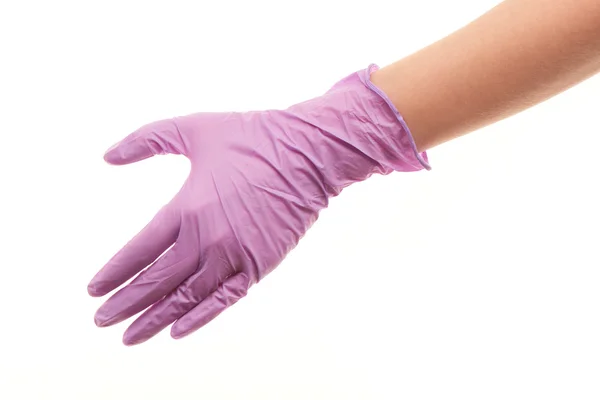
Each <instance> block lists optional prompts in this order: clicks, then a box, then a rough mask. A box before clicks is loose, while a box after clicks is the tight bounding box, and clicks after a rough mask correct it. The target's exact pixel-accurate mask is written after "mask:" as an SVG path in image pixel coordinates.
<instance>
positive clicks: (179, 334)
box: [171, 325, 187, 340]
mask: <svg viewBox="0 0 600 400" xmlns="http://www.w3.org/2000/svg"><path fill="white" fill-rule="evenodd" d="M185 336H187V332H182V331H181V330H179V329H177V328H176V325H173V327H172V328H171V337H172V338H173V339H175V340H178V339H181V338H183V337H185Z"/></svg>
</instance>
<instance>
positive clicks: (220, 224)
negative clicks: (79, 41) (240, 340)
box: [88, 65, 429, 345]
mask: <svg viewBox="0 0 600 400" xmlns="http://www.w3.org/2000/svg"><path fill="white" fill-rule="evenodd" d="M376 69H377V66H375V65H371V66H370V67H369V68H367V69H365V70H362V71H359V72H356V73H353V74H351V75H349V76H347V77H346V78H344V79H343V80H341V81H340V82H338V83H337V84H335V85H334V86H333V87H332V88H331V89H330V90H329V91H327V92H326V93H325V94H324V95H322V96H320V97H317V98H314V99H312V100H308V101H305V102H303V103H300V104H296V105H294V106H292V107H290V108H288V109H285V110H267V111H256V112H245V113H233V112H230V113H198V114H193V115H188V116H183V117H176V118H173V119H168V120H162V121H158V122H154V123H151V124H148V125H146V126H143V127H141V128H140V129H138V130H137V131H135V132H133V133H132V134H130V135H129V136H127V137H126V138H125V139H123V140H122V141H121V142H119V143H118V144H116V145H115V146H113V147H112V148H110V149H109V150H108V151H107V153H106V155H105V160H106V161H107V162H108V163H110V164H114V165H122V164H128V163H132V162H136V161H140V160H143V159H145V158H148V157H152V156H153V155H156V154H166V153H170V154H181V155H184V156H186V157H187V158H188V159H189V160H190V163H191V168H190V173H189V176H188V178H187V180H186V181H185V183H184V184H183V186H182V188H181V190H180V191H179V192H178V193H177V194H176V195H175V197H174V198H173V199H172V201H170V202H169V203H168V204H167V205H165V206H164V207H163V208H162V209H161V210H160V211H158V213H157V215H156V216H155V217H154V219H153V220H152V221H151V222H150V223H149V224H148V225H147V226H146V227H145V228H143V229H142V230H141V231H140V232H139V233H138V234H137V235H136V236H135V237H134V238H133V239H132V240H131V241H130V242H129V243H128V244H127V245H125V247H123V248H122V249H121V250H120V251H119V252H117V254H116V255H115V256H113V258H112V259H111V260H110V261H109V262H108V263H107V264H106V265H105V266H104V267H103V268H102V269H101V270H100V271H99V272H98V273H97V275H96V276H95V277H94V278H93V279H92V281H91V282H90V284H89V286H88V292H89V294H90V295H92V296H104V295H106V294H107V293H109V292H111V291H112V290H114V289H116V288H118V287H119V286H120V285H122V284H123V283H125V282H126V281H127V280H128V279H130V278H131V277H133V276H134V275H136V274H138V273H139V275H137V277H136V278H135V279H133V280H132V281H131V283H129V284H128V285H127V286H125V287H123V288H121V289H120V290H119V291H117V292H116V293H115V294H114V295H113V296H112V297H110V298H109V299H108V300H107V301H106V302H105V303H104V304H103V305H102V306H101V307H100V308H99V309H98V311H97V312H96V315H95V322H96V324H97V325H98V326H109V325H113V324H116V323H119V322H121V321H123V320H125V319H127V318H129V317H131V316H133V315H135V314H137V313H139V312H141V311H144V310H145V311H144V313H143V314H141V315H140V316H139V317H138V318H137V319H136V320H135V321H134V322H133V323H132V324H131V325H130V326H129V328H128V329H127V330H126V332H125V334H124V336H123V342H124V343H125V344H126V345H132V344H138V343H141V342H144V341H146V340H148V339H149V338H151V337H152V336H154V335H156V334H157V333H158V332H160V331H161V330H162V329H164V328H165V327H167V326H169V325H171V324H173V323H174V324H173V325H172V327H171V336H172V337H173V338H180V337H183V336H185V335H188V334H189V333H191V332H194V331H195V330H197V329H199V328H200V327H202V326H204V325H205V324H207V323H208V322H209V321H211V320H212V319H213V318H215V317H216V316H217V315H219V314H220V313H221V312H222V311H223V310H225V309H226V308H227V307H229V306H231V305H233V304H234V303H235V302H237V301H238V300H239V299H240V298H242V297H244V296H245V295H246V293H247V291H248V289H249V288H250V287H251V286H252V285H253V284H255V283H257V282H259V281H260V280H261V279H262V278H264V277H265V276H266V275H267V274H268V273H269V272H271V271H272V270H273V269H274V268H275V267H276V266H277V265H278V264H280V262H281V261H282V260H283V259H284V257H285V256H286V254H287V253H288V252H289V251H290V250H291V249H293V248H294V246H296V244H297V243H298V241H299V240H300V238H302V236H303V235H304V234H305V232H306V231H307V229H308V228H310V226H311V225H312V224H313V223H314V222H315V220H316V219H317V217H318V215H319V211H320V210H322V209H324V208H325V207H327V204H328V199H329V198H331V197H332V196H336V195H338V194H339V193H340V192H341V190H342V189H343V188H344V187H346V186H348V185H350V184H352V183H354V182H359V181H363V180H365V179H366V178H368V177H369V176H371V175H372V174H374V173H378V174H389V173H390V172H392V171H394V170H395V171H417V170H421V169H423V168H425V169H429V165H428V161H427V155H426V153H424V152H422V153H419V152H418V151H417V149H416V146H415V143H414V141H413V138H412V136H411V134H410V132H409V130H408V128H407V126H406V124H405V123H404V121H403V120H402V117H401V116H400V114H399V113H398V111H397V110H396V109H395V108H394V106H393V105H392V103H391V102H390V101H389V99H388V98H387V97H386V96H385V94H384V93H383V92H381V91H380V90H379V89H378V88H377V87H375V86H374V85H373V84H372V83H371V81H370V74H371V73H372V72H373V71H375V70H376ZM140 271H142V272H141V273H140Z"/></svg>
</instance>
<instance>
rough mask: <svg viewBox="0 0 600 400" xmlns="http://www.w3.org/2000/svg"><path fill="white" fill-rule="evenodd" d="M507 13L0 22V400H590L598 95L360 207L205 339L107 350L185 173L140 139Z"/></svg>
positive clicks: (599, 279) (351, 5) (230, 9)
mask: <svg viewBox="0 0 600 400" xmlns="http://www.w3.org/2000/svg"><path fill="white" fill-rule="evenodd" d="M496 3H497V1H489V0H488V1H482V0H478V1H474V0H454V1H451V2H450V1H442V0H437V1H435V0H420V1H410V2H409V1H398V0H395V1H385V0H369V1H360V2H356V1H331V0H329V1H328V0H311V1H307V0H304V1H301V2H300V1H298V2H291V1H257V0H250V1H241V0H240V1H236V2H234V1H213V2H206V1H195V2H191V1H190V2H180V1H163V2H160V3H159V2H149V1H139V2H133V1H103V2H91V1H87V2H86V1H72V2H66V1H51V2H50V1H19V2H17V1H2V2H1V3H0V4H1V5H0V51H1V53H0V106H1V107H0V138H1V141H0V145H1V152H2V154H1V155H0V179H1V182H0V183H1V186H0V188H1V189H0V190H1V192H2V194H1V197H0V202H1V207H0V217H1V219H0V236H1V240H0V246H1V254H2V257H1V264H0V286H1V288H0V398H1V399H6V400H17V399H61V400H67V399H77V400H80V399H85V400H94V399H111V400H119V399H128V400H129V399H167V398H168V399H178V398H185V399H303V400H304V399H382V400H383V399H449V398H451V399H461V400H466V399H507V398H510V399H578V400H584V399H598V398H599V397H600V341H599V340H598V338H599V337H600V322H599V318H598V316H599V312H600V290H598V287H599V284H600V270H599V266H600V255H599V254H598V248H599V246H598V244H597V240H598V237H599V234H598V226H600V211H599V210H598V204H599V203H600V194H598V193H599V191H598V188H597V186H598V175H599V173H600V166H599V165H598V162H597V155H598V145H599V144H600V139H599V138H598V134H599V130H598V119H597V116H598V97H599V95H600V79H598V78H593V79H591V80H588V81H587V82H585V83H584V84H582V85H580V86H578V87H576V88H574V89H571V90H569V91H568V92H566V93H564V94H562V95H560V96H558V97H556V98H554V99H552V100H550V101H548V102H546V103H544V104H542V105H539V106H537V107H535V108H534V109H531V110H529V111H527V112H525V113H522V114H520V115H518V116H516V117H513V118H510V119H508V120H505V121H503V122H501V123H498V124H496V125H494V126H491V127H488V128H485V129H483V130H481V131H479V132H476V133H473V134H471V135H469V136H467V137H464V138H462V139H459V140H456V141H454V142H452V143H450V144H447V145H444V146H441V147H439V148H436V149H433V150H431V151H430V152H429V156H430V160H431V163H432V165H433V168H434V170H433V171H432V172H420V173H414V174H392V175H390V176H387V177H379V176H378V177H374V178H373V179H371V180H369V181H367V182H365V183H362V184H358V185H354V186H352V187H350V188H349V189H347V190H346V191H344V193H343V194H342V195H341V196H340V197H338V198H336V199H334V200H333V201H332V202H331V205H330V208H329V209H327V210H325V212H323V213H322V215H321V218H320V219H319V221H318V222H317V223H316V225H315V226H314V228H313V229H311V230H310V231H309V232H308V234H307V236H306V237H305V239H304V240H302V241H301V243H300V245H299V246H298V247H297V249H296V250H294V251H293V252H292V253H291V254H290V255H289V257H288V258H287V259H286V260H285V261H284V263H283V264H282V265H281V266H280V267H279V268H278V269H277V270H276V271H275V272H273V273H272V274H271V275H269V276H268V277H267V278H266V279H265V280H264V281H262V282H261V283H260V284H259V285H257V286H255V287H254V288H252V289H251V291H250V293H249V295H248V297H247V298H245V299H244V300H242V301H240V302H239V303H238V304H236V305H235V306H234V307H233V308H231V309H230V310H228V311H226V312H225V313H224V314H223V315H221V316H220V317H219V318H217V319H216V320H215V321H213V322H212V323H211V324H209V325H208V326H207V327H205V328H204V329H202V330H200V331H198V332H197V333H195V334H193V335H191V336H189V337H187V338H185V339H183V340H180V341H175V340H173V339H171V338H170V336H169V334H168V330H167V331H165V332H163V334H161V335H159V336H158V337H156V338H155V339H153V340H151V341H149V342H147V343H145V344H143V345H141V346H137V347H132V348H127V347H125V346H123V345H122V344H121V335H122V333H123V331H124V330H125V328H126V324H125V323H122V324H119V325H117V326H115V327H111V328H105V329H99V328H96V326H95V325H94V323H93V314H94V312H95V310H96V308H97V307H99V306H100V304H101V302H102V300H101V299H92V298H90V297H88V295H87V292H86V286H87V283H88V281H89V280H90V279H91V278H92V276H93V275H94V274H95V273H96V271H97V270H98V269H99V268H100V267H101V266H102V265H103V263H104V262H106V261H107V260H108V259H109V258H110V256H111V255H112V254H113V253H114V252H115V251H117V250H118V249H119V248H120V247H121V246H122V245H123V244H124V243H125V242H126V241H127V240H129V239H130V237H131V236H133V235H134V234H135V233H136V232H137V231H138V230H139V229H140V228H141V227H142V226H143V225H144V224H145V223H146V222H147V221H148V220H149V219H150V218H151V217H152V216H153V215H154V213H155V212H156V211H157V210H158V208H159V207H160V206H161V205H163V204H164V203H166V202H167V201H168V200H169V199H170V198H171V196H172V195H173V194H174V193H175V192H176V191H177V189H178V188H179V186H180V185H181V183H182V182H183V180H184V179H185V177H186V174H187V168H188V164H187V161H186V160H185V159H181V158H177V157H158V158H154V159H152V160H147V161H144V162H142V163H138V164H135V165H131V166H125V167H111V166H108V165H106V164H105V163H104V162H103V160H102V155H103V152H104V150H105V149H106V148H108V147H109V146H110V145H112V144H113V143H114V142H116V141H118V140H120V139H121V138H122V137H123V136H125V135H126V134H127V133H129V132H130V131H132V130H133V129H135V128H137V127H138V126H140V125H142V124H144V123H146V122H150V121H153V120H157V119H161V118H164V117H171V116H175V115H182V114H187V113H191V112H195V111H229V110H236V111H243V110H251V109H264V108H282V107H287V106H289V105H291V104H293V103H295V102H299V101H302V100H305V99H308V98H310V97H314V96H316V95H319V94H321V93H323V92H324V91H325V90H327V89H328V88H329V87H330V86H331V85H332V84H333V83H335V82H336V81H337V80H339V79H341V78H343V77H344V76H346V75H347V74H348V73H350V72H353V71H355V70H358V69H362V68H365V67H366V66H367V65H368V64H369V63H371V62H376V63H378V64H379V65H381V66H383V65H386V64H388V63H391V62H393V61H395V60H397V59H399V58H402V57H403V56H406V55H408V54H409V53H411V52H413V51H416V50H418V49H419V48H421V47H423V46H425V45H427V44H429V43H431V42H432V41H435V40H437V39H439V38H441V37H443V36H445V35H447V34H448V33H450V32H452V31H453V30H455V29H457V28H459V27H461V26H463V25H464V24H466V23H467V22H469V21H470V20H472V19H474V18H475V17H477V16H478V15H480V14H482V13H483V12H485V11H486V10H488V9H489V8H491V7H492V6H493V5H495V4H496Z"/></svg>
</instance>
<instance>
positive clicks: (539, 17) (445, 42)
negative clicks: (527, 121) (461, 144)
mask: <svg viewBox="0 0 600 400" xmlns="http://www.w3.org/2000/svg"><path fill="white" fill-rule="evenodd" d="M599 71H600V2H599V1H598V0H553V1H548V0H506V1H504V2H502V3H500V4H499V5H498V6H496V7H495V8H493V9H492V10H490V11H489V12H487V13H486V14H484V15H483V16H481V17H479V18H478V19H477V20H475V21H473V22H472V23H470V24H469V25H467V26H465V27H463V28H462V29H460V30H458V31H456V32H454V33H453V34H451V35H449V36H447V37H445V38H443V39H441V40H439V41H438V42H436V43H434V44H432V45H430V46H428V47H426V48H424V49H422V50H420V51H418V52H416V53H414V54H412V55H410V56H408V57H406V58H404V59H402V60H400V61H398V62H396V63H394V64H391V65H389V66H387V67H385V68H382V69H381V70H379V71H377V72H375V73H374V74H373V75H372V76H371V80H372V82H373V83H374V84H375V85H376V86H378V87H380V88H381V89H382V90H383V91H384V92H385V93H386V94H387V95H388V96H389V97H390V99H391V100H392V102H393V103H394V105H395V106H396V108H397V109H398V110H399V111H400V113H401V114H402V116H403V117H404V120H405V121H406V123H407V125H408V127H409V128H410V130H411V132H412V134H413V136H414V138H415V142H416V144H417V148H418V149H419V151H425V150H427V149H430V148H432V147H434V146H437V145H439V144H441V143H444V142H446V141H448V140H451V139H453V138H456V137H458V136H461V135H464V134H467V133H469V132H472V131H474V130H476V129H479V128H482V127H484V126H486V125H489V124H491V123H494V122H496V121H499V120H501V119H504V118H506V117H509V116H511V115H513V114H516V113H518V112H520V111H522V110H524V109H526V108H529V107H531V106H533V105H535V104H538V103H540V102H542V101H544V100H546V99H548V98H550V97H552V96H554V95H556V94H558V93H560V92H562V91H564V90H566V89H568V88H569V87H571V86H573V85H575V84H577V83H579V82H581V81H583V80H585V79H586V78H589V77H590V76H592V75H594V74H595V73H597V72H599Z"/></svg>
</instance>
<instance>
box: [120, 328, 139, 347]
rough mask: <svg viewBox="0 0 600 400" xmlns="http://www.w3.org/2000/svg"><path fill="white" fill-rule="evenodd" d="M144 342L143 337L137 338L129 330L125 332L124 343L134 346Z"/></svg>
mask: <svg viewBox="0 0 600 400" xmlns="http://www.w3.org/2000/svg"><path fill="white" fill-rule="evenodd" d="M142 342H144V340H143V339H136V338H135V336H134V335H133V334H131V333H130V332H128V331H125V333H124V334H123V344H124V345H125V346H127V347H132V346H135V345H138V344H140V343H142Z"/></svg>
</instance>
